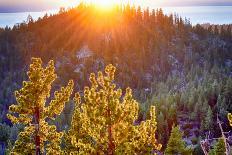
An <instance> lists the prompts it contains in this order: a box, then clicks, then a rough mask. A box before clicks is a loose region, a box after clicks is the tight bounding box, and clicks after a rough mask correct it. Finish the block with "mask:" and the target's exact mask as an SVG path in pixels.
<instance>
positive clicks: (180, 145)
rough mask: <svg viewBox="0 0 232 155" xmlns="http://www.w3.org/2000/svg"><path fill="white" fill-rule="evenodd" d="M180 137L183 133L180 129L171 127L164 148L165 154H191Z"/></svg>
mask: <svg viewBox="0 0 232 155" xmlns="http://www.w3.org/2000/svg"><path fill="white" fill-rule="evenodd" d="M182 137H183V134H182V132H181V131H180V127H179V126H176V127H173V128H172V132H171V136H170V138H169V141H168V144H167V148H166V150H165V155H176V154H191V150H190V149H188V148H186V146H185V142H184V141H183V139H182Z"/></svg>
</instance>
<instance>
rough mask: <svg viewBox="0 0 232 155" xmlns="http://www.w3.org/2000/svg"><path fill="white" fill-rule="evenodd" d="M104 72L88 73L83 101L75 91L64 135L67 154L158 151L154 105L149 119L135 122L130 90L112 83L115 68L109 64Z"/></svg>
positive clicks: (137, 108) (136, 112)
mask: <svg viewBox="0 0 232 155" xmlns="http://www.w3.org/2000/svg"><path fill="white" fill-rule="evenodd" d="M105 74H106V75H104V74H103V73H102V72H99V73H98V76H97V78H96V77H95V74H91V75H90V82H91V87H85V90H84V96H83V100H82V99H81V97H80V94H79V93H76V95H75V98H74V101H75V103H76V106H75V111H74V114H73V118H72V123H71V128H70V130H69V131H68V133H67V134H66V136H65V143H66V149H65V150H66V153H73V154H122V153H123V154H135V153H154V152H153V151H154V150H160V149H161V144H158V142H157V140H156V137H155V133H156V129H157V127H156V126H157V123H156V114H155V107H152V108H151V111H150V119H149V120H147V121H143V122H141V124H139V125H135V123H136V120H137V117H138V110H139V106H138V103H137V101H136V100H134V99H133V96H132V91H131V89H129V88H127V90H126V94H125V95H124V97H122V90H121V89H116V85H115V84H114V83H113V81H114V74H115V67H114V66H112V65H109V66H107V67H106V69H105Z"/></svg>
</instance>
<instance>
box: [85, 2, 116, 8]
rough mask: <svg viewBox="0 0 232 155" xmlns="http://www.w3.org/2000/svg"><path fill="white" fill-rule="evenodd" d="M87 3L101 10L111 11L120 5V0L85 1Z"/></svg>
mask: <svg viewBox="0 0 232 155" xmlns="http://www.w3.org/2000/svg"><path fill="white" fill-rule="evenodd" d="M85 2H87V3H90V4H94V5H95V6H97V7H99V8H101V9H111V8H112V7H114V6H115V5H117V4H120V0H85Z"/></svg>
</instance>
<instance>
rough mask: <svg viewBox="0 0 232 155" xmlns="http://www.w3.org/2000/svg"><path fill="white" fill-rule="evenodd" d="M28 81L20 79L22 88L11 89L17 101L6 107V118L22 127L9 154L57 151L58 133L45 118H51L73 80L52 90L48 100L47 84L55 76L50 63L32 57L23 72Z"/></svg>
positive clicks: (60, 107) (54, 152)
mask: <svg viewBox="0 0 232 155" xmlns="http://www.w3.org/2000/svg"><path fill="white" fill-rule="evenodd" d="M27 75H28V77H29V81H24V82H23V87H22V88H21V89H20V90H19V91H16V92H15V96H16V100H17V104H14V105H11V106H10V108H9V114H8V118H9V119H10V120H11V121H12V123H13V124H23V125H24V126H25V127H24V130H23V131H22V132H20V133H19V135H18V139H17V140H16V142H15V145H14V147H13V149H12V150H11V153H12V154H21V153H24V154H36V155H38V154H41V153H47V154H59V153H61V148H60V141H61V137H62V135H63V133H62V132H57V130H56V126H55V125H50V124H49V123H48V122H47V120H49V119H55V118H56V116H57V115H59V114H60V113H61V112H62V110H63V108H64V106H65V103H66V102H68V101H69V97H70V95H71V93H72V91H73V81H69V83H68V85H67V86H66V87H65V88H64V87H62V88H61V90H60V91H56V92H55V93H54V99H53V100H51V101H50V103H48V104H47V103H46V100H47V99H48V98H49V97H50V91H51V85H52V83H53V81H54V80H55V79H56V74H55V67H54V62H53V61H50V62H49V63H48V65H47V67H46V68H43V67H42V61H41V59H38V58H32V64H31V65H30V69H29V71H28V73H27Z"/></svg>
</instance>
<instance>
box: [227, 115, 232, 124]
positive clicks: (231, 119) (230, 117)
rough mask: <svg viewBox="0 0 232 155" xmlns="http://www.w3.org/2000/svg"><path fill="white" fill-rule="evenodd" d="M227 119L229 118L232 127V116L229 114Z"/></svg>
mask: <svg viewBox="0 0 232 155" xmlns="http://www.w3.org/2000/svg"><path fill="white" fill-rule="evenodd" d="M227 117H228V120H229V122H230V126H232V114H231V113H229V114H228V116H227Z"/></svg>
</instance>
